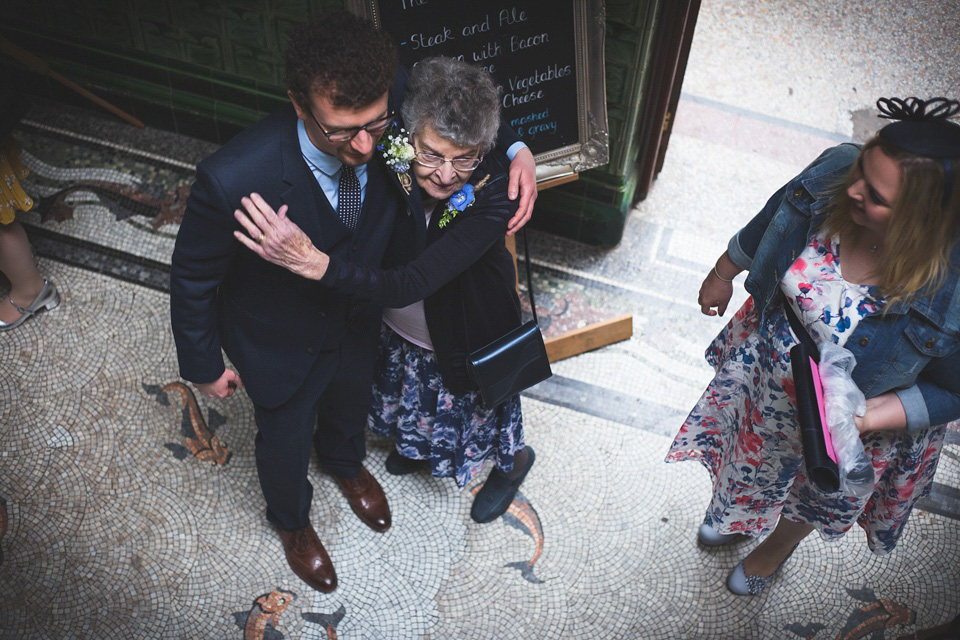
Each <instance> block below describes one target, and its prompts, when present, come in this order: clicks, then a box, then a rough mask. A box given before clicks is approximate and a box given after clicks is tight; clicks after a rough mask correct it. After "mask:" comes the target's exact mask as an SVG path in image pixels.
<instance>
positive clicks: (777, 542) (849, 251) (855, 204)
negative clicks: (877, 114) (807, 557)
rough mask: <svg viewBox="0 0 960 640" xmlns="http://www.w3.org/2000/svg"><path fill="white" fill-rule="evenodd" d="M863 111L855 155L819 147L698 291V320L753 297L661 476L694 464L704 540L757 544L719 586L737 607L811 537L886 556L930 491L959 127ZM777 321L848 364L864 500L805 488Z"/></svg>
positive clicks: (940, 400) (786, 351) (954, 317)
mask: <svg viewBox="0 0 960 640" xmlns="http://www.w3.org/2000/svg"><path fill="white" fill-rule="evenodd" d="M877 104H878V106H879V107H880V108H881V111H883V112H884V114H885V116H884V117H889V118H891V119H896V120H899V121H898V122H894V123H891V124H888V125H887V126H885V127H884V128H883V129H881V130H880V132H879V133H878V134H877V135H876V136H875V137H874V138H873V139H871V140H870V141H869V142H867V143H866V144H865V145H864V146H863V148H860V147H858V146H856V145H852V144H843V145H840V146H838V147H834V148H832V149H828V150H827V151H825V152H824V153H823V154H822V155H821V156H820V157H819V158H817V159H816V160H815V161H814V162H813V163H812V164H811V165H810V166H808V167H807V168H806V169H804V171H803V172H802V173H801V174H800V175H799V176H797V177H796V178H794V179H793V180H791V181H790V182H788V183H787V184H786V185H785V186H784V187H783V188H781V189H780V190H779V191H777V192H776V193H775V194H773V196H772V197H771V198H770V200H769V201H768V202H767V205H766V206H765V207H764V209H763V210H762V211H761V212H760V213H759V214H758V215H757V216H756V217H755V218H754V219H753V220H751V221H750V222H749V223H748V224H747V225H746V226H745V227H744V228H743V229H741V230H740V231H739V232H738V233H737V234H736V235H735V236H734V237H733V238H732V239H731V240H730V243H729V245H728V248H727V251H726V252H725V253H724V254H723V255H722V256H720V258H719V259H718V260H717V263H716V266H715V267H714V268H713V269H712V270H711V271H710V273H709V274H708V275H707V277H706V279H705V280H704V281H703V285H702V286H701V288H700V298H699V303H700V305H701V309H702V311H703V313H705V314H707V315H715V314H716V313H717V312H719V313H721V314H722V313H723V311H724V310H725V309H726V306H727V303H728V302H729V300H730V297H731V293H732V290H733V289H732V285H731V281H732V280H733V278H734V276H736V275H737V274H738V273H739V272H741V271H743V270H747V271H749V275H748V276H747V280H746V289H747V291H748V292H749V293H750V294H751V297H750V298H749V299H748V300H747V302H746V303H745V304H744V306H743V308H741V309H740V311H738V312H737V314H736V315H735V316H734V318H733V319H732V320H731V322H730V324H729V325H727V327H726V328H725V329H724V330H723V331H722V332H721V333H720V335H719V336H717V338H716V340H715V341H714V342H713V344H712V345H711V346H710V347H709V348H708V350H707V359H708V361H710V362H711V364H713V366H714V367H715V368H716V370H717V373H716V376H715V377H714V379H713V381H712V382H711V383H710V385H709V386H708V388H707V390H706V392H704V394H703V396H702V398H701V399H700V402H699V403H697V405H696V407H694V409H693V411H692V412H691V413H690V416H689V417H688V418H687V420H686V422H685V423H684V424H683V426H682V427H681V429H680V433H679V434H678V435H677V437H676V439H675V440H674V442H673V444H672V446H671V448H670V451H669V453H668V455H667V461H676V460H688V459H697V460H700V461H701V462H702V463H703V464H704V466H706V467H707V470H708V471H709V472H710V475H711V476H712V479H713V497H712V499H711V501H710V504H709V506H708V507H707V512H706V518H705V520H704V523H703V525H701V527H700V532H699V540H700V542H701V543H703V544H705V545H708V546H716V545H721V544H726V543H728V542H732V541H734V540H736V539H737V538H738V537H739V536H738V534H746V535H749V536H754V537H760V536H767V537H766V539H765V540H764V541H763V542H762V543H761V544H760V545H758V546H757V547H756V548H755V549H753V551H751V552H750V554H749V555H747V556H746V558H745V559H744V560H743V561H742V562H740V564H738V565H737V567H736V568H735V569H734V570H733V572H732V573H731V574H730V576H729V578H728V579H727V587H728V588H729V589H730V590H731V591H733V592H734V593H736V594H741V595H754V594H757V593H760V592H761V591H763V590H764V588H765V587H766V585H767V583H768V581H769V580H770V578H771V577H772V575H773V574H774V573H775V572H776V571H777V569H778V568H779V567H780V566H781V565H782V564H783V563H784V562H785V561H786V559H787V558H788V557H789V555H790V554H791V553H792V551H793V549H795V548H796V546H797V544H799V543H800V541H801V540H802V539H803V538H805V537H806V536H807V535H808V534H809V533H810V532H811V531H813V530H814V529H816V530H817V531H818V532H819V533H820V536H821V537H822V538H823V539H825V540H828V541H829V540H834V539H837V538H840V537H841V536H843V535H844V534H845V533H846V532H847V531H848V530H849V529H850V528H851V527H852V526H853V525H854V524H855V523H856V524H859V525H860V526H861V527H863V529H864V530H865V531H866V534H867V544H868V545H869V547H870V549H871V550H872V551H873V552H874V553H876V554H878V555H882V554H886V553H889V552H890V551H892V550H893V549H894V547H895V546H896V544H897V540H898V539H899V537H900V534H901V533H902V531H903V527H904V525H905V524H906V522H907V518H908V517H909V515H910V511H911V509H912V508H913V506H914V504H915V503H916V501H917V500H918V499H919V498H921V497H923V496H924V495H926V494H927V493H928V492H929V491H930V487H931V484H932V482H933V475H934V472H935V470H936V467H937V460H938V459H939V454H940V448H941V445H942V444H943V438H944V430H945V428H944V426H943V425H944V424H945V423H948V422H950V421H952V420H956V419H957V418H958V417H960V375H958V373H957V372H958V371H960V302H958V301H960V245H958V240H960V126H958V125H957V124H955V123H952V122H950V121H948V120H947V119H946V118H945V116H946V115H949V114H955V113H957V112H958V111H960V103H957V102H956V101H947V100H944V99H942V98H940V99H934V100H932V101H930V103H925V102H924V101H922V100H918V99H916V98H909V99H907V100H905V101H904V100H897V99H890V100H886V99H881V100H880V101H879V102H878V103H877ZM790 313H793V314H794V316H795V317H796V318H797V319H799V323H797V326H798V328H799V327H800V325H801V324H802V326H803V328H804V330H805V331H806V333H808V334H809V335H810V337H812V339H813V341H814V342H817V343H819V342H823V341H832V342H833V343H835V344H839V345H840V346H845V348H846V349H848V350H849V351H851V352H852V353H853V354H854V356H855V357H856V362H857V364H856V367H855V369H854V370H853V380H854V382H855V383H856V384H857V386H858V387H859V388H860V390H861V391H862V392H863V394H864V395H865V396H866V398H867V403H866V414H865V415H863V416H857V417H856V418H855V419H854V422H855V423H856V426H857V429H858V430H859V432H860V437H861V441H862V442H863V445H864V447H865V449H866V454H867V456H868V457H869V459H870V461H871V462H872V464H873V470H874V478H875V479H874V481H873V485H872V487H867V489H868V491H867V492H866V495H859V493H860V492H858V495H853V494H852V493H850V492H845V491H844V490H843V489H842V488H841V490H840V491H837V492H829V491H822V490H821V489H819V488H818V487H817V486H816V485H815V484H814V483H813V481H812V480H811V477H810V474H809V473H808V470H807V467H806V465H805V461H804V457H803V453H802V447H801V442H800V436H799V428H798V419H797V408H796V397H795V392H794V388H795V387H794V382H793V375H792V372H791V365H790V348H791V346H792V345H794V344H796V343H797V341H798V338H797V335H800V334H794V333H792V331H791V327H790V323H789V322H788V315H789V314H790ZM871 488H872V491H870V490H869V489H871ZM768 534H769V535H768Z"/></svg>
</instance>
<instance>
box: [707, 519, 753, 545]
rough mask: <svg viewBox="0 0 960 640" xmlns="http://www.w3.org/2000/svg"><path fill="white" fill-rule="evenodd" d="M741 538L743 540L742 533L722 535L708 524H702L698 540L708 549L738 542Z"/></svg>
mask: <svg viewBox="0 0 960 640" xmlns="http://www.w3.org/2000/svg"><path fill="white" fill-rule="evenodd" d="M741 538H743V535H742V534H740V533H720V532H719V531H717V530H716V529H714V528H713V527H711V526H710V525H708V524H707V523H706V522H704V523H703V524H701V525H700V530H699V531H697V540H699V541H700V544H702V545H704V546H706V547H719V546H722V545H725V544H730V543H731V542H736V541H737V540H740V539H741Z"/></svg>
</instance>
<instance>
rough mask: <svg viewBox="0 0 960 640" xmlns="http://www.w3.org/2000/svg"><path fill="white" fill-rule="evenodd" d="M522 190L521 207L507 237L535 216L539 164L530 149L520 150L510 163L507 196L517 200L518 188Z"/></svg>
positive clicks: (512, 219) (512, 220)
mask: <svg viewBox="0 0 960 640" xmlns="http://www.w3.org/2000/svg"><path fill="white" fill-rule="evenodd" d="M518 186H519V190H520V207H519V208H518V209H517V212H516V213H515V214H514V216H513V217H512V218H510V222H508V223H507V235H508V236H512V235H513V234H515V233H516V232H517V231H520V229H522V228H523V225H525V224H527V222H529V221H530V217H531V216H532V215H533V203H534V201H535V200H536V199H537V163H536V162H535V161H534V159H533V152H532V151H530V149H520V151H518V152H517V155H515V156H513V161H511V162H510V182H509V184H508V185H507V195H508V196H509V197H510V199H511V200H516V199H517V187H518Z"/></svg>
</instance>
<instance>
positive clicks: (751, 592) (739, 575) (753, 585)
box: [727, 543, 799, 596]
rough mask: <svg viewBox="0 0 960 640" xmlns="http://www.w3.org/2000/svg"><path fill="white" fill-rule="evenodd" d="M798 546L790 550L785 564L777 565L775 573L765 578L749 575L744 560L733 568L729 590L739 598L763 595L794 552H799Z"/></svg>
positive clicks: (728, 579) (728, 578)
mask: <svg viewBox="0 0 960 640" xmlns="http://www.w3.org/2000/svg"><path fill="white" fill-rule="evenodd" d="M798 546H799V543H797V544H795V545H794V546H793V549H791V550H790V553H788V554H787V557H786V558H784V559H783V562H781V563H780V564H779V565H777V568H776V569H774V570H773V573H771V574H770V575H768V576H767V577H765V578H764V577H763V576H751V575H747V572H746V571H744V570H743V560H741V561H740V562H739V563H738V564H737V566H736V567H734V568H733V571H731V572H730V575H729V576H727V589H729V590H730V591H731V592H732V593H735V594H737V595H738V596H755V595H757V594H758V593H762V592H763V590H764V589H766V588H767V584H769V583H770V580H772V579H773V576H775V575H777V572H778V571H780V569H781V567H783V565H784V564H786V562H787V560H789V559H790V556H792V555H793V552H794V551H796V550H797V547H798Z"/></svg>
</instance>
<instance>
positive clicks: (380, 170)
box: [361, 153, 427, 253]
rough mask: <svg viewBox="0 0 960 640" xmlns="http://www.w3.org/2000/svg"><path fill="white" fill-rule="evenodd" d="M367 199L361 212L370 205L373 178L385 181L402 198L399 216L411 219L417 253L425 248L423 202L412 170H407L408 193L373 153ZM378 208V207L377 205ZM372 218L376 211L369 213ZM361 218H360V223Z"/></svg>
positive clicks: (368, 168) (378, 155)
mask: <svg viewBox="0 0 960 640" xmlns="http://www.w3.org/2000/svg"><path fill="white" fill-rule="evenodd" d="M367 172H368V174H367V176H368V177H367V198H366V199H365V200H364V203H363V211H364V212H366V211H367V206H368V203H372V200H371V198H370V195H371V192H372V190H371V189H370V185H371V184H373V182H372V181H373V180H374V177H376V179H377V180H386V182H388V183H389V184H390V185H391V186H390V188H391V189H395V190H397V191H398V192H399V193H400V195H401V196H403V201H404V203H405V204H406V211H405V212H404V213H402V214H401V215H404V216H410V217H411V218H412V222H413V227H414V229H415V231H416V235H415V238H416V242H417V253H419V252H420V251H422V250H423V248H424V247H425V246H426V239H427V218H426V215H425V214H424V212H423V201H422V200H421V199H420V188H419V187H418V186H417V182H416V180H415V179H414V178H413V170H412V169H411V170H409V171H408V172H407V175H408V176H409V179H410V182H409V191H408V190H407V189H406V188H404V186H403V183H402V182H401V179H400V176H399V175H398V174H397V173H396V172H395V171H394V170H393V169H391V168H390V167H388V166H387V165H386V163H385V162H384V160H383V157H382V156H381V155H380V154H379V153H375V154H374V157H373V158H372V159H371V160H370V162H368V163H367ZM378 206H379V205H378ZM371 215H372V216H376V211H375V210H372V211H371ZM362 220H363V218H362V217H361V221H362Z"/></svg>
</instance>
